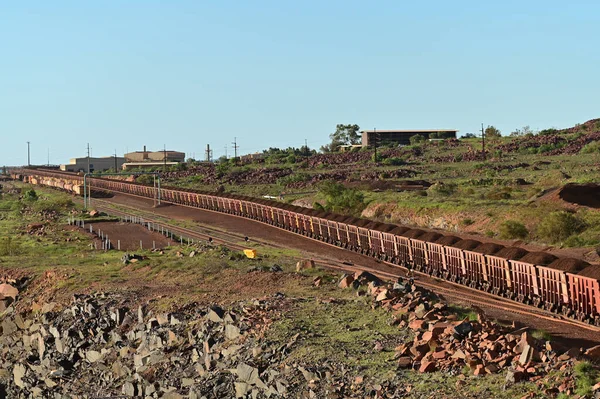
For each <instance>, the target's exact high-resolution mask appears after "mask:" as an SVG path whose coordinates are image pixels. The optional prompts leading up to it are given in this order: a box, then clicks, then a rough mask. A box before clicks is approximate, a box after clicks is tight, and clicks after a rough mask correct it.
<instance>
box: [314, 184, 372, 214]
mask: <svg viewBox="0 0 600 399" xmlns="http://www.w3.org/2000/svg"><path fill="white" fill-rule="evenodd" d="M319 188H320V191H321V192H322V193H323V194H324V195H325V198H326V200H327V202H326V203H325V206H324V208H325V210H326V211H329V212H337V213H346V214H359V213H360V212H361V211H362V210H363V209H364V208H365V205H366V204H365V197H364V195H363V194H362V193H361V192H360V191H357V190H354V189H350V188H347V187H345V186H344V185H343V184H341V183H337V182H334V181H326V182H323V183H322V184H321V186H320V187H319Z"/></svg>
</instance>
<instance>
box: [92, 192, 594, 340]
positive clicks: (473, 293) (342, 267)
mask: <svg viewBox="0 0 600 399" xmlns="http://www.w3.org/2000/svg"><path fill="white" fill-rule="evenodd" d="M119 194H121V195H128V196H135V197H139V198H142V199H144V200H148V198H146V197H143V196H137V195H134V194H129V193H122V192H119ZM94 201H95V202H96V203H98V202H100V203H104V204H110V206H109V207H107V205H104V206H100V207H97V208H98V209H99V210H103V211H105V212H106V213H109V214H110V213H113V214H115V216H130V215H129V214H127V213H126V212H123V211H119V210H115V209H114V207H115V206H118V207H123V208H128V209H130V210H132V211H135V212H137V213H138V214H142V215H144V216H143V218H144V220H146V221H149V222H152V223H163V224H167V225H168V226H169V229H170V230H172V231H173V232H175V233H177V234H180V235H186V236H189V237H190V238H197V239H203V240H207V239H208V238H209V237H212V238H213V242H215V243H218V244H222V245H224V246H227V247H228V248H230V249H235V250H239V251H241V250H243V249H247V247H246V246H241V245H239V244H237V242H236V241H235V240H239V239H242V238H243V236H241V235H239V234H236V233H231V232H224V231H222V230H219V229H214V228H210V227H208V226H205V225H202V224H201V228H202V229H203V230H205V231H209V232H210V234H207V233H203V232H201V231H198V230H195V229H190V228H186V227H180V226H177V225H173V224H169V222H168V219H167V218H165V217H160V218H158V219H157V218H156V216H157V215H156V214H154V213H150V212H145V211H143V210H140V209H139V208H136V207H133V206H128V205H124V204H121V203H119V204H118V205H115V204H114V203H112V202H110V201H107V200H100V199H95V200H94ZM164 202H167V203H169V202H168V201H164ZM171 204H172V203H171ZM172 205H174V206H184V207H188V208H192V209H195V210H198V208H195V207H191V206H186V205H181V204H172ZM201 211H204V212H212V213H216V214H220V215H222V213H220V212H218V211H212V210H207V209H201ZM149 215H151V216H149ZM227 216H230V217H236V218H241V219H244V220H248V219H246V218H243V217H242V216H238V215H232V214H228V215H227ZM165 219H167V221H165ZM252 222H256V223H262V224H265V225H268V226H270V227H273V228H276V229H279V230H283V231H286V232H288V231H287V230H285V229H283V228H281V227H278V226H273V225H269V224H266V223H264V222H261V221H257V220H252ZM303 238H306V239H308V240H312V241H316V242H318V243H319V244H322V245H327V246H330V247H333V248H336V249H338V250H339V249H340V248H339V247H338V246H335V245H333V244H330V243H326V242H323V241H321V240H317V239H315V238H312V237H308V236H303ZM252 241H253V242H256V243H259V244H261V245H265V246H271V247H274V248H287V247H286V246H284V245H279V244H276V243H273V242H267V241H262V240H256V239H252ZM352 254H353V255H356V256H359V257H363V258H365V260H368V261H371V262H373V261H374V262H376V263H379V264H381V265H385V266H387V267H389V268H390V269H391V270H394V271H397V272H389V271H384V270H374V269H373V268H372V267H364V266H356V265H354V264H352V265H349V264H347V263H345V262H341V261H336V260H333V259H328V258H326V257H323V256H316V257H315V256H314V254H311V258H312V259H313V260H314V261H315V263H317V264H319V265H320V266H323V267H326V268H329V269H333V270H339V271H343V272H350V273H354V272H356V271H366V272H369V273H371V274H374V275H376V276H378V277H380V278H382V279H384V280H392V281H395V280H397V279H398V278H399V277H405V276H406V272H407V271H408V269H407V268H405V267H403V266H399V265H396V264H394V263H391V262H386V261H377V260H375V259H373V258H371V257H368V256H366V255H362V254H358V253H354V252H353V253H352ZM414 274H415V275H416V276H418V277H419V278H418V279H415V284H416V285H417V286H421V287H423V288H427V289H429V290H431V291H433V292H436V293H439V294H442V295H444V296H445V297H446V298H454V299H456V300H459V301H460V302H463V303H468V304H470V305H476V306H478V307H481V308H483V309H486V308H488V309H490V308H491V309H496V310H499V311H503V312H511V313H516V314H520V315H522V316H531V317H535V318H538V319H544V320H547V321H552V322H559V323H561V324H563V325H568V326H573V327H577V328H581V329H585V330H588V331H594V332H600V327H596V326H593V325H590V324H588V323H584V322H580V321H577V320H573V319H570V318H566V317H563V316H561V315H557V314H555V313H552V312H549V311H546V310H544V309H539V308H535V307H531V306H528V305H525V304H521V303H519V302H514V301H511V300H509V299H503V298H501V297H498V296H495V295H492V294H489V293H486V292H482V291H480V290H477V289H474V288H470V287H466V286H464V285H461V284H458V283H454V282H450V281H446V280H438V279H436V278H434V277H431V276H429V275H428V274H426V273H422V272H419V271H414ZM430 281H433V282H430Z"/></svg>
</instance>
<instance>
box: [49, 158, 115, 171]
mask: <svg viewBox="0 0 600 399" xmlns="http://www.w3.org/2000/svg"><path fill="white" fill-rule="evenodd" d="M88 160H89V163H90V172H104V171H107V170H109V169H112V170H114V171H116V170H119V169H121V168H122V167H123V164H124V163H125V158H123V157H100V158H93V157H90V158H88V157H85V158H72V159H70V160H69V163H68V164H65V165H60V170H62V171H65V172H87V171H88Z"/></svg>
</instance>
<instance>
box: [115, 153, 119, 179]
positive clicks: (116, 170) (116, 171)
mask: <svg viewBox="0 0 600 399" xmlns="http://www.w3.org/2000/svg"><path fill="white" fill-rule="evenodd" d="M118 172H119V170H118V169H117V149H116V148H115V173H118Z"/></svg>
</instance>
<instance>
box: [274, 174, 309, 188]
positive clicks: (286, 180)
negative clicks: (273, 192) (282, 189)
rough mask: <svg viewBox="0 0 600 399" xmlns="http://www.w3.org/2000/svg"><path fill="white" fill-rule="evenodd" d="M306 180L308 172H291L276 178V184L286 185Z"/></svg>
mask: <svg viewBox="0 0 600 399" xmlns="http://www.w3.org/2000/svg"><path fill="white" fill-rule="evenodd" d="M308 180H310V175H309V174H308V173H302V172H300V173H292V174H289V175H287V176H284V177H280V178H279V179H277V184H279V185H280V186H288V185H290V184H292V183H298V182H304V181H308Z"/></svg>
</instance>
